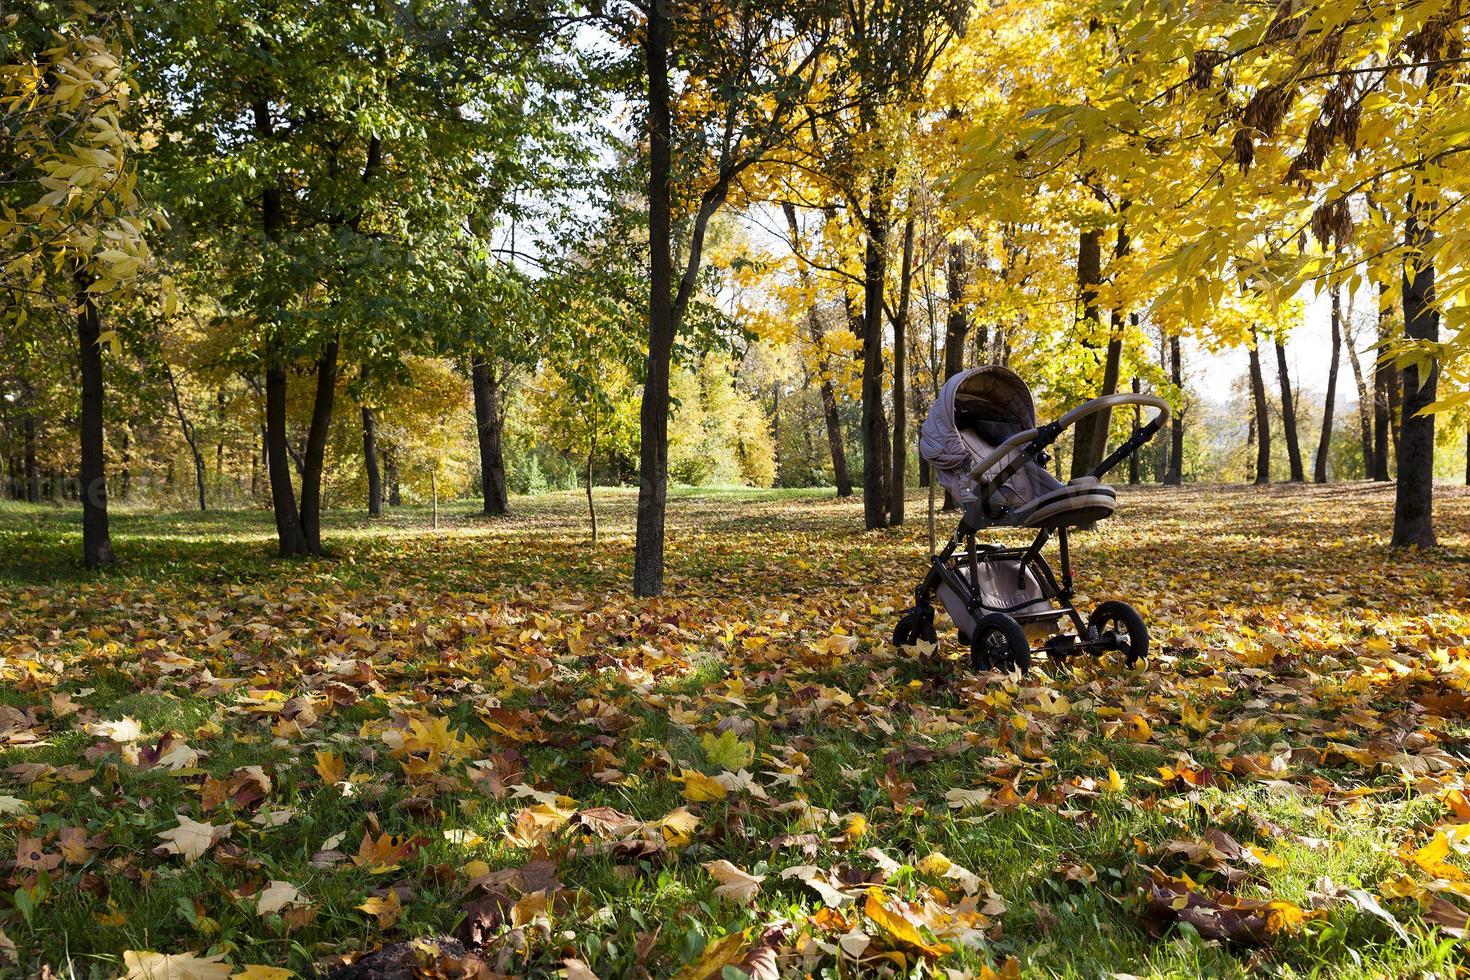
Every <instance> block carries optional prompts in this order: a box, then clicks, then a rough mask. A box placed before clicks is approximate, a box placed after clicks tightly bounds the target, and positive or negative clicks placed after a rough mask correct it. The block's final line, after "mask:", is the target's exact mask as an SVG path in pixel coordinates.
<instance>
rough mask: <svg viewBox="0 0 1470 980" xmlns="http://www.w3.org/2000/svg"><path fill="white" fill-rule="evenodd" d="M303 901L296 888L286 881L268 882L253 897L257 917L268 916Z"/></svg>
mask: <svg viewBox="0 0 1470 980" xmlns="http://www.w3.org/2000/svg"><path fill="white" fill-rule="evenodd" d="M303 900H304V899H303V897H302V895H301V892H300V890H299V889H297V887H296V886H295V885H293V884H291V883H290V882H287V881H269V882H267V883H266V886H265V887H264V888H262V889H261V890H260V891H259V893H257V894H256V896H255V912H256V914H257V915H270V914H272V913H274V912H279V911H281V909H283V908H286V907H287V906H289V905H296V904H298V903H300V902H302V901H303Z"/></svg>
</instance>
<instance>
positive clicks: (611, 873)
mask: <svg viewBox="0 0 1470 980" xmlns="http://www.w3.org/2000/svg"><path fill="white" fill-rule="evenodd" d="M1391 492H1392V491H1391V489H1389V488H1369V487H1365V486H1362V485H1359V486H1349V487H1339V488H1332V489H1305V488H1301V489H1293V490H1284V489H1278V490H1271V491H1264V492H1263V491H1257V490H1242V489H1228V490H1220V489H1200V490H1195V489H1190V490H1185V491H1168V490H1162V489H1141V490H1131V491H1130V490H1124V491H1123V493H1124V495H1125V503H1124V506H1123V507H1122V508H1120V512H1119V516H1118V517H1117V518H1115V519H1114V520H1112V521H1110V522H1108V523H1107V524H1106V525H1104V526H1103V527H1101V528H1099V530H1097V531H1096V532H1092V533H1088V534H1086V535H1080V536H1079V539H1078V541H1077V543H1076V547H1075V554H1076V556H1077V559H1078V563H1079V577H1078V585H1079V589H1080V591H1081V592H1082V593H1083V594H1084V595H1085V596H1086V597H1087V599H1086V600H1084V602H1083V603H1082V605H1083V606H1084V608H1087V607H1090V605H1091V604H1093V603H1095V602H1097V601H1101V600H1102V599H1106V598H1122V599H1125V600H1128V601H1131V602H1133V603H1135V604H1136V605H1137V606H1139V608H1140V609H1141V610H1142V611H1143V612H1144V614H1145V616H1146V618H1147V619H1148V621H1149V623H1150V625H1151V629H1152V632H1153V637H1154V648H1153V653H1152V656H1151V658H1150V662H1149V664H1148V668H1147V669H1145V670H1134V671H1129V670H1127V669H1126V668H1125V667H1124V666H1123V665H1122V664H1121V663H1120V662H1116V661H1108V660H1103V661H1100V662H1099V661H1093V660H1092V659H1090V658H1087V659H1085V660H1083V659H1079V660H1074V661H1069V662H1068V664H1067V665H1066V666H1065V667H1059V666H1057V665H1055V664H1049V665H1042V666H1041V667H1040V668H1039V669H1036V670H1033V671H1032V672H1031V674H1030V675H1029V676H1027V677H1025V678H1023V679H1017V678H1014V677H1009V678H1008V677H1004V676H1002V675H999V674H993V673H992V674H983V675H976V674H974V673H972V672H971V671H970V670H969V669H968V667H967V665H966V663H965V661H964V659H963V658H962V657H961V656H960V654H961V651H960V650H959V648H958V644H957V642H956V640H955V638H954V635H953V631H952V629H950V628H949V626H948V623H947V621H946V620H943V618H941V623H940V626H941V644H940V647H939V649H938V650H937V651H923V650H914V649H907V650H896V649H894V648H893V647H892V646H891V645H890V644H889V642H888V634H889V633H890V631H891V629H892V626H893V622H894V619H895V617H896V615H897V613H898V612H899V611H900V610H901V609H902V608H904V607H905V606H907V605H908V604H909V603H910V602H911V601H912V600H911V596H912V589H913V587H914V585H915V583H916V580H917V577H918V576H919V575H920V574H921V572H922V569H923V562H924V554H925V552H924V544H923V533H924V532H923V527H922V519H921V520H920V521H918V522H915V523H914V524H913V525H912V526H910V527H908V528H905V529H903V530H901V531H893V532H886V533H879V534H872V535H864V534H861V533H857V532H856V531H854V527H855V526H856V524H857V517H858V510H857V506H858V505H857V504H855V503H853V502H838V501H833V500H829V499H827V498H826V497H823V496H790V495H785V496H777V495H760V494H750V495H745V496H739V495H737V496H719V495H715V496H706V497H687V498H683V499H680V500H678V501H676V503H675V504H674V506H673V510H672V516H673V524H672V525H671V538H670V553H671V566H670V569H669V585H670V589H669V595H667V596H666V597H664V598H662V599H658V600H650V601H639V600H634V599H633V598H631V596H630V595H629V594H628V593H627V590H626V587H625V584H624V579H625V575H626V570H627V567H628V560H629V555H630V551H631V540H630V535H629V533H628V532H629V531H630V529H631V518H632V503H633V499H632V497H631V495H628V494H621V495H617V494H614V493H612V492H609V494H608V496H609V498H610V502H609V504H608V505H607V507H606V509H607V510H608V511H609V512H610V514H609V517H608V520H609V522H610V524H611V527H612V532H613V533H612V536H611V538H610V539H608V540H605V541H604V543H603V544H601V545H599V546H598V547H597V548H595V549H594V548H591V547H589V546H588V545H587V544H586V543H585V540H584V531H583V525H582V523H581V520H582V518H581V514H580V512H579V511H578V509H577V500H576V498H575V497H572V496H551V497H546V498H537V499H534V500H527V501H524V502H522V503H521V505H520V510H519V513H518V514H517V516H515V517H514V518H512V519H509V520H505V521H497V522H484V521H471V520H464V521H462V522H461V523H459V524H455V525H452V526H450V527H448V528H446V529H445V530H443V531H439V532H432V531H429V530H428V529H427V528H422V527H412V526H409V524H408V523H407V520H408V519H406V518H400V519H397V520H398V523H397V524H396V525H389V524H377V525H367V524H365V523H358V524H356V525H342V526H340V527H338V528H337V536H336V537H335V539H334V541H335V542H336V558H335V559H334V560H332V561H324V562H320V563H315V564H283V563H276V562H273V561H270V560H268V559H267V558H266V557H265V555H266V553H267V543H266V542H267V535H268V532H269V529H268V527H267V525H266V521H267V515H256V516H252V517H250V518H249V520H251V521H256V520H257V519H258V525H257V524H249V525H247V526H246V527H245V530H244V531H240V530H239V529H238V528H236V529H235V532H234V535H235V536H234V537H233V538H228V537H227V538H226V539H225V540H214V539H209V535H210V534H211V533H215V532H213V531H211V530H210V529H209V527H208V526H207V525H200V526H199V527H198V528H197V529H195V530H194V531H187V530H186V531H185V532H183V533H177V534H174V535H173V536H172V537H171V538H170V539H169V541H167V542H165V543H164V544H163V545H159V546H157V547H154V548H153V549H152V550H146V549H144V548H143V546H142V543H141V542H142V541H143V539H144V538H145V537H146V536H147V534H148V526H147V524H146V522H144V523H142V524H140V525H137V526H136V527H135V530H136V532H137V534H138V535H139V542H140V544H139V550H140V551H141V552H143V556H142V557H140V558H139V559H138V560H137V561H136V562H135V563H134V566H133V567H132V568H131V569H129V570H127V571H125V572H124V573H122V574H121V575H120V576H114V577H106V578H101V579H93V580H88V579H83V578H81V577H79V576H76V575H72V576H70V577H62V578H60V579H57V580H55V581H52V582H50V583H48V584H40V585H38V584H28V583H25V582H22V581H19V580H15V579H12V580H9V581H0V589H3V592H0V595H3V601H0V673H3V698H0V702H3V703H0V745H3V759H0V779H3V787H0V828H3V829H0V847H3V849H4V851H5V853H6V855H7V860H6V864H5V870H4V874H5V882H4V885H3V888H0V890H3V891H4V893H5V894H4V895H0V925H3V930H4V932H3V938H0V963H5V964H8V968H9V969H17V968H18V969H19V970H20V971H21V972H23V973H31V972H39V971H41V970H42V969H43V968H45V967H49V968H50V969H51V970H52V971H53V972H55V973H61V972H65V971H70V973H69V974H68V975H75V976H78V977H86V976H127V977H140V978H141V977H155V978H170V977H171V978H184V977H189V978H224V977H258V978H264V977H286V976H289V975H291V974H292V973H295V974H297V975H301V976H318V975H327V976H333V977H339V978H372V977H411V976H419V977H448V978H453V977H464V978H470V977H476V978H487V977H499V976H548V975H565V976H568V977H573V978H585V977H592V976H599V977H623V976H641V975H648V976H672V975H677V976H680V977H686V978H705V977H709V978H715V977H724V978H734V977H738V976H742V975H744V976H750V977H756V978H771V977H776V976H784V975H812V976H833V977H836V976H851V975H854V974H865V975H883V974H885V973H886V974H889V975H894V976H906V975H926V974H933V975H940V976H982V977H990V976H996V975H1000V976H1011V975H1020V974H1028V975H1029V974H1035V975H1046V974H1051V973H1075V974H1078V975H1093V976H1095V975H1098V974H1100V973H1101V974H1112V973H1125V974H1159V975H1176V976H1198V975H1202V974H1209V975H1232V974H1237V975H1238V974H1244V973H1249V972H1273V973H1278V974H1282V975H1292V974H1303V973H1307V972H1311V971H1312V970H1314V969H1319V968H1325V969H1326V970H1328V971H1329V972H1332V973H1337V974H1356V973H1370V974H1371V973H1378V974H1384V973H1388V974H1403V973H1406V972H1412V971H1418V970H1425V969H1436V970H1450V971H1452V970H1453V969H1454V968H1455V967H1456V966H1457V965H1458V964H1459V963H1460V961H1461V957H1462V952H1461V946H1460V944H1459V943H1458V942H1457V940H1459V939H1461V938H1463V937H1464V936H1465V935H1466V933H1467V929H1470V927H1467V918H1470V787H1467V785H1466V784H1467V772H1470V743H1467V741H1466V736H1467V734H1470V586H1467V580H1470V575H1467V570H1470V497H1467V496H1464V495H1456V494H1455V492H1454V491H1451V492H1450V494H1449V495H1448V496H1446V497H1445V498H1444V499H1442V501H1441V503H1440V505H1439V513H1438V515H1437V516H1438V518H1439V524H1440V531H1441V540H1442V541H1443V542H1444V544H1445V547H1444V548H1442V549H1441V550H1440V551H1438V552H1435V553H1433V554H1426V555H1410V556H1400V555H1391V554H1390V553H1389V551H1388V550H1387V548H1386V547H1385V545H1384V541H1383V526H1384V523H1385V521H1386V514H1387V509H1388V507H1389V503H1390V494H1391ZM10 519H11V518H10V517H6V516H0V523H3V521H5V520H10ZM949 523H950V522H949V520H948V519H945V520H944V523H943V525H942V528H944V527H947V526H948V525H949ZM59 526H60V525H58V527H59ZM941 533H943V530H941ZM70 544H71V542H69V541H62V540H60V538H59V536H57V538H56V539H55V540H52V539H50V538H47V537H46V535H45V534H44V533H41V534H39V535H38V536H36V537H34V538H33V539H32V546H34V547H36V548H40V549H44V548H56V549H62V548H65V547H69V546H70ZM124 544H126V541H125V542H124ZM170 549H172V550H170ZM11 854H13V858H11V857H10V856H9V855H11Z"/></svg>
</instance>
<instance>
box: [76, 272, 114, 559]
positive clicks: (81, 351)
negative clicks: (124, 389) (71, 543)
mask: <svg viewBox="0 0 1470 980" xmlns="http://www.w3.org/2000/svg"><path fill="white" fill-rule="evenodd" d="M76 284H77V298H78V300H79V301H80V302H81V310H80V311H79V312H78V314H77V362H78V367H79V368H80V373H81V382H82V414H81V473H80V476H81V497H82V562H83V563H84V564H85V565H86V566H87V567H88V568H104V567H106V566H108V565H112V564H114V563H115V562H116V561H117V558H116V556H114V555H113V553H112V536H111V534H110V533H109V532H108V526H107V450H106V442H105V437H104V433H103V414H102V407H103V403H102V399H103V389H102V344H101V339H100V338H101V334H102V317H101V315H100V314H99V313H98V312H97V305H96V303H95V302H93V300H92V297H91V295H90V294H89V293H88V292H87V287H88V286H90V285H91V277H89V276H88V275H87V274H86V273H85V272H82V271H78V273H77V275H76Z"/></svg>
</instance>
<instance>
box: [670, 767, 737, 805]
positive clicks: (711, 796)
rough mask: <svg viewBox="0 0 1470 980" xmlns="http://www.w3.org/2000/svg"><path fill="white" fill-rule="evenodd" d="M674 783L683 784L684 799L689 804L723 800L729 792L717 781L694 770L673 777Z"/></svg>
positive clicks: (687, 770) (684, 771)
mask: <svg viewBox="0 0 1470 980" xmlns="http://www.w3.org/2000/svg"><path fill="white" fill-rule="evenodd" d="M674 782H676V783H683V784H684V799H686V800H688V801H689V802H691V803H709V802H712V801H714V800H723V799H724V798H725V796H726V795H727V794H728V793H729V792H730V791H729V790H727V789H726V788H725V787H724V785H723V784H721V783H720V782H719V781H717V780H715V779H713V778H712V777H710V776H706V775H705V774H704V773H702V772H699V771H698V770H695V769H685V770H683V771H682V772H681V773H680V774H679V775H677V776H675V777H674Z"/></svg>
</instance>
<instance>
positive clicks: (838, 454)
mask: <svg viewBox="0 0 1470 980" xmlns="http://www.w3.org/2000/svg"><path fill="white" fill-rule="evenodd" d="M781 211H782V212H783V213H784V214H785V215H786V228H787V231H788V232H789V234H790V235H791V246H792V248H793V249H794V250H795V251H796V252H797V272H796V274H797V277H798V278H799V279H800V281H801V284H802V285H803V286H804V287H808V288H809V287H810V285H811V272H810V270H808V269H807V267H806V264H805V259H804V258H803V257H802V252H801V246H800V240H801V227H800V225H798V224H797V221H796V206H795V205H794V204H792V203H790V202H789V201H787V202H784V203H783V204H782V205H781ZM806 316H807V329H808V330H809V331H810V333H811V336H812V345H813V346H814V347H816V348H817V351H818V358H817V373H818V376H819V379H820V381H819V389H820V391H821V393H822V415H823V416H825V418H826V422H827V449H828V451H829V452H830V453H831V454H832V482H834V483H835V484H836V485H837V496H839V497H851V496H852V475H851V474H850V473H849V472H848V469H847V447H846V446H845V445H844V444H843V441H842V418H841V417H840V416H839V415H838V414H837V389H836V388H835V387H834V386H833V384H832V371H831V367H830V365H829V364H828V362H827V354H826V351H825V349H824V348H823V347H822V339H823V338H824V337H825V336H826V330H825V329H823V327H822V317H821V312H820V311H819V310H818V309H817V298H816V294H815V293H813V295H812V301H811V304H810V305H809V306H808V307H807V314H806Z"/></svg>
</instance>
